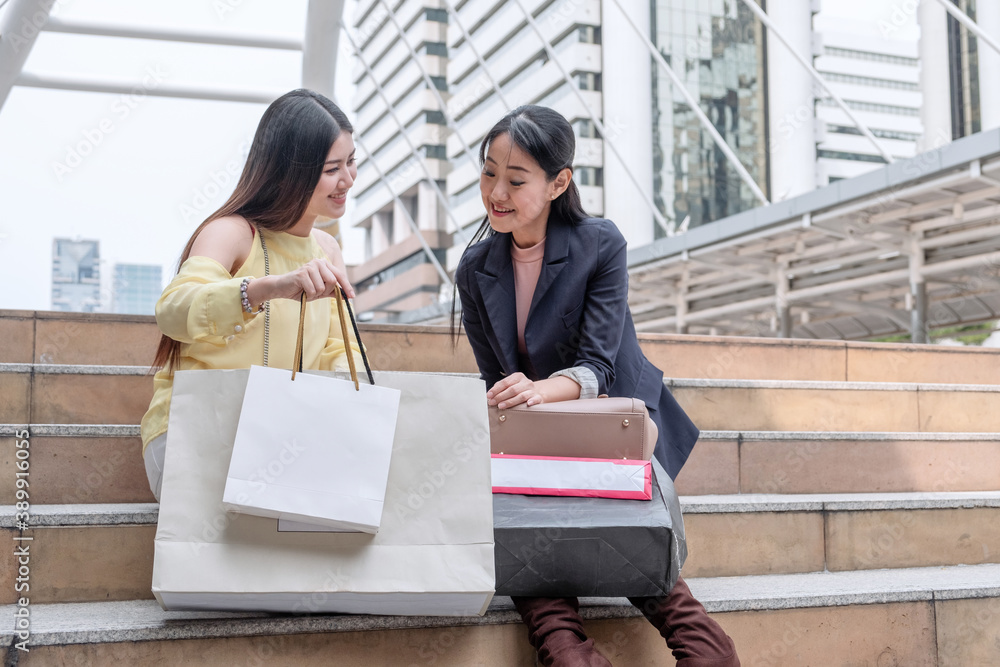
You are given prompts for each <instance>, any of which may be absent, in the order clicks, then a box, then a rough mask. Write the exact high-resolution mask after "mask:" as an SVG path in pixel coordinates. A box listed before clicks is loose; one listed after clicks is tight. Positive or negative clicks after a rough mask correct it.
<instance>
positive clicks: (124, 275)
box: [111, 264, 163, 315]
mask: <svg viewBox="0 0 1000 667" xmlns="http://www.w3.org/2000/svg"><path fill="white" fill-rule="evenodd" d="M113 280H114V282H113V283H112V287H111V312H113V313H127V314H131V315H154V314H155V312H156V302H157V301H158V300H159V298H160V293H161V292H162V291H163V267H161V266H156V265H152V264H115V270H114V279H113Z"/></svg>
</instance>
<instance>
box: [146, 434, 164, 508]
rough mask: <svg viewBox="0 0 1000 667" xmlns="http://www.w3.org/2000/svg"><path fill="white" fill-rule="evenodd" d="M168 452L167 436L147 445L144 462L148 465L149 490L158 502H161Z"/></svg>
mask: <svg viewBox="0 0 1000 667" xmlns="http://www.w3.org/2000/svg"><path fill="white" fill-rule="evenodd" d="M166 451H167V434H166V433H164V434H163V435H160V436H157V437H155V438H153V439H152V440H151V441H150V442H149V444H148V445H146V453H145V454H143V457H142V458H143V461H145V463H146V477H148V478H149V490H150V491H152V492H153V496H154V497H155V498H156V500H157V502H159V500H160V486H161V485H162V484H163V455H164V454H165V453H166Z"/></svg>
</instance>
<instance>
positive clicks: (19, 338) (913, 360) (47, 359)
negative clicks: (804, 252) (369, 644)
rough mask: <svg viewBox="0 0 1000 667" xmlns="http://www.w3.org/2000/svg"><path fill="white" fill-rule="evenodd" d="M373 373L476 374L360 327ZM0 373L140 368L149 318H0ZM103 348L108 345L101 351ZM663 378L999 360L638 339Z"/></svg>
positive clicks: (410, 330)
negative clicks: (9, 366) (45, 367)
mask: <svg viewBox="0 0 1000 667" xmlns="http://www.w3.org/2000/svg"><path fill="white" fill-rule="evenodd" d="M361 331H362V337H363V338H364V339H365V341H366V345H367V346H368V348H369V349H370V350H371V351H372V363H373V364H374V365H375V367H376V368H379V369H382V370H412V371H422V372H433V371H449V372H466V373H472V372H476V365H475V360H474V358H473V356H472V352H471V349H470V348H469V345H468V342H467V340H466V339H465V337H464V335H463V336H462V337H461V338H460V340H459V342H458V345H457V347H454V346H453V345H452V340H451V334H450V330H449V327H442V326H411V325H371V324H368V325H361ZM0 340H4V341H10V342H9V343H8V344H6V345H5V346H4V347H3V349H0V363H32V362H34V363H45V364H100V365H138V366H144V365H148V364H149V363H150V362H151V360H152V357H153V353H154V352H155V349H156V344H157V342H158V341H159V331H158V330H157V328H156V323H155V321H154V319H153V318H152V317H146V316H139V315H103V314H84V313H56V312H43V311H39V312H34V311H10V310H6V311H4V310H0ZM108 341H114V343H115V344H114V345H109V344H108ZM639 341H640V344H641V345H642V348H643V351H644V352H645V353H646V356H647V357H649V359H650V360H651V361H652V362H653V363H654V364H656V365H657V366H658V367H660V368H662V369H663V370H664V371H665V372H666V374H667V375H668V376H671V377H677V378H710V379H722V378H730V379H747V380H752V379H770V380H822V381H834V382H886V381H891V382H928V383H945V384H948V383H961V382H967V383H975V384H1000V351H997V350H991V349H984V348H967V347H949V346H943V345H910V344H897V343H866V342H845V341H815V340H803V339H775V338H749V337H726V336H689V335H672V334H642V335H640V336H639Z"/></svg>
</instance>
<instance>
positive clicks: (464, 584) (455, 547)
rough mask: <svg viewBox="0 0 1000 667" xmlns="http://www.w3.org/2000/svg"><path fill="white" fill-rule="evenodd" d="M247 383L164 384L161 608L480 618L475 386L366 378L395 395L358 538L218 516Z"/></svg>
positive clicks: (482, 534) (230, 379) (485, 491)
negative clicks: (374, 504)
mask: <svg viewBox="0 0 1000 667" xmlns="http://www.w3.org/2000/svg"><path fill="white" fill-rule="evenodd" d="M249 373H250V372H249V371H248V370H246V369H241V370H196V371H178V372H177V373H176V374H175V376H174V393H173V399H172V401H171V408H170V425H169V428H168V430H167V449H166V458H165V462H164V467H163V490H162V492H161V495H160V511H159V520H158V522H157V529H156V540H155V549H154V557H153V580H152V591H153V594H154V595H155V596H156V599H157V600H158V601H159V602H160V605H161V606H162V607H163V608H164V609H171V610H172V609H226V610H260V611H272V612H292V613H331V612H337V613H354V614H405V615H418V616H429V615H437V616H471V615H481V614H483V613H484V612H485V610H486V607H487V605H488V604H489V602H490V599H491V598H492V597H493V589H494V583H495V578H494V568H495V558H494V552H493V495H492V494H491V493H490V438H489V422H488V419H487V416H486V385H485V384H484V383H483V381H482V380H479V379H478V378H469V377H456V376H451V375H443V374H442V375H438V374H426V373H386V372H383V373H375V382H376V384H378V385H379V386H382V387H391V388H393V389H397V390H399V391H400V392H401V396H400V403H399V417H398V427H397V429H396V436H395V438H394V441H393V454H392V465H391V466H390V469H389V483H388V487H387V490H386V498H385V500H386V504H385V511H384V513H383V517H382V526H381V527H380V529H379V531H378V533H377V534H369V533H357V532H346V533H345V532H326V531H319V532H311V531H309V530H292V531H288V530H279V529H278V524H279V523H280V522H279V521H277V520H275V519H269V518H264V517H258V516H250V515H247V514H242V513H241V514H237V513H233V512H226V510H225V508H224V507H223V504H222V491H223V488H224V486H225V484H226V472H227V470H228V469H229V463H230V459H231V455H232V449H233V442H234V440H235V439H236V428H237V422H238V419H239V415H240V406H241V404H242V402H243V394H244V389H245V387H246V383H247V377H248V375H249ZM320 374H321V375H330V374H328V373H327V374H322V373H320ZM295 381H296V382H298V376H297V377H296V380H295Z"/></svg>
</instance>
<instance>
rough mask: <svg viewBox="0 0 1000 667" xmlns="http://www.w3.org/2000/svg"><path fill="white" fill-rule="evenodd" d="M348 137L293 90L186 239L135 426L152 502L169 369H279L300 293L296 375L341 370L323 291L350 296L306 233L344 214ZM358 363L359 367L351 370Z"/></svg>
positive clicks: (340, 120) (312, 99)
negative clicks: (302, 310) (301, 330)
mask: <svg viewBox="0 0 1000 667" xmlns="http://www.w3.org/2000/svg"><path fill="white" fill-rule="evenodd" d="M353 132H354V128H353V127H352V126H351V124H350V122H349V121H348V120H347V117H346V116H345V115H344V113H343V112H342V111H341V110H340V109H339V108H338V107H337V106H336V105H335V104H334V103H333V102H331V101H330V100H328V99H327V98H326V97H323V96H322V95H320V94H318V93H315V92H312V91H309V90H295V91H292V92H290V93H287V94H286V95H283V96H281V97H279V98H278V99H277V100H275V101H274V102H273V103H272V104H271V105H270V106H269V107H268V108H267V111H265V112H264V116H263V117H262V118H261V120H260V124H259V125H258V126H257V132H256V134H255V135H254V139H253V143H252V144H251V146H250V153H249V155H248V156H247V163H246V166H244V168H243V173H242V175H241V176H240V180H239V182H238V183H237V185H236V189H235V191H234V192H233V194H232V195H231V196H230V197H229V199H228V201H226V203H225V204H224V205H223V206H222V208H220V209H219V210H218V211H216V212H215V213H213V214H212V215H211V216H209V217H208V219H207V220H205V222H203V223H202V224H201V225H200V226H199V227H198V228H197V229H196V230H195V232H194V234H192V235H191V239H190V240H189V241H188V243H187V246H186V247H185V248H184V252H183V253H182V254H181V260H180V268H179V269H178V272H177V275H176V277H175V278H174V279H173V281H171V283H170V284H169V285H167V287H166V289H165V290H164V291H163V295H162V296H161V297H160V300H159V302H158V303H157V304H156V322H157V324H158V325H159V327H160V331H162V332H163V336H162V338H161V339H160V346H159V349H158V350H157V353H156V358H155V360H154V362H153V366H154V368H158V369H159V370H158V372H157V373H156V377H155V379H154V394H153V400H152V401H151V402H150V405H149V410H148V411H147V412H146V415H145V416H144V417H143V418H142V445H143V458H144V460H145V463H146V473H147V475H148V477H149V484H150V489H151V490H152V491H153V495H155V496H156V498H157V499H159V495H160V482H161V479H162V474H163V454H164V449H165V446H166V431H167V420H168V416H169V410H170V396H171V392H172V388H173V372H174V371H175V370H191V369H206V368H248V367H250V366H251V365H253V364H256V365H265V366H267V365H270V366H276V367H281V368H291V366H292V355H293V352H294V348H295V338H296V334H297V327H298V320H299V299H300V297H301V296H302V294H303V292H304V293H305V295H306V298H307V300H308V301H309V303H308V304H307V313H306V319H305V326H306V330H305V336H304V343H303V354H302V367H303V368H307V369H320V370H345V369H346V368H347V354H348V348H349V349H350V353H351V354H354V353H359V352H360V350H359V348H358V345H357V342H356V341H347V342H346V344H345V341H344V340H343V338H342V336H341V334H340V331H341V329H340V320H339V315H338V311H337V309H336V300H335V299H331V298H329V297H331V296H333V295H334V294H335V292H334V290H337V289H341V288H343V289H344V292H345V293H346V294H347V296H348V298H353V297H354V289H353V288H352V287H351V285H350V282H349V281H348V280H347V272H346V269H345V266H344V260H343V256H342V255H341V252H340V246H339V245H338V244H337V241H336V240H335V239H334V238H333V237H332V236H330V235H329V234H327V233H326V232H324V231H322V230H318V229H313V224H314V222H315V221H316V219H317V218H318V217H320V216H322V217H325V218H339V217H341V216H342V215H343V214H344V207H345V204H346V202H347V191H348V190H350V189H351V186H352V185H353V184H354V179H355V177H356V176H357V167H356V165H355V160H354V140H353V139H352V137H351V134H352V133H353ZM359 363H360V360H359Z"/></svg>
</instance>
